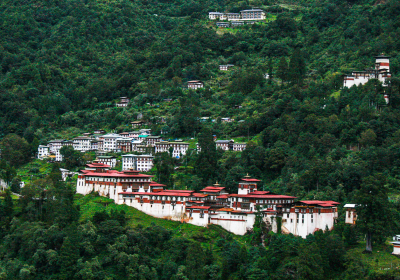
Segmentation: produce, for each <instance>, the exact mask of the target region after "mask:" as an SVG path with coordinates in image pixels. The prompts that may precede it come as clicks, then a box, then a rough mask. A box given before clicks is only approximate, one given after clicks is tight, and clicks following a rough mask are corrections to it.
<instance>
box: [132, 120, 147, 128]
mask: <svg viewBox="0 0 400 280" xmlns="http://www.w3.org/2000/svg"><path fill="white" fill-rule="evenodd" d="M145 124H146V123H145V122H144V121H133V122H131V125H132V128H137V127H141V126H143V125H145Z"/></svg>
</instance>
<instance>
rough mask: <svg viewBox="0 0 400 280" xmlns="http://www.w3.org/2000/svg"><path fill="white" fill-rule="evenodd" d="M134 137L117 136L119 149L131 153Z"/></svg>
mask: <svg viewBox="0 0 400 280" xmlns="http://www.w3.org/2000/svg"><path fill="white" fill-rule="evenodd" d="M131 142H132V138H129V137H121V138H117V140H116V145H117V151H120V152H123V153H129V152H131V151H132V144H131Z"/></svg>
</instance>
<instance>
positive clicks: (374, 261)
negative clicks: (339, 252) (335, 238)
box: [348, 241, 400, 272]
mask: <svg viewBox="0 0 400 280" xmlns="http://www.w3.org/2000/svg"><path fill="white" fill-rule="evenodd" d="M364 250H365V241H362V242H360V243H359V244H357V245H356V246H354V247H351V248H350V249H349V250H348V254H349V255H354V256H361V258H362V259H363V260H364V261H365V262H367V263H368V264H369V265H370V266H371V267H372V269H373V270H374V271H376V272H385V271H387V270H389V269H395V270H398V269H399V268H400V258H398V257H396V256H394V255H392V252H393V246H391V244H390V243H389V241H387V242H386V243H385V244H384V245H374V246H373V253H372V254H363V251H364Z"/></svg>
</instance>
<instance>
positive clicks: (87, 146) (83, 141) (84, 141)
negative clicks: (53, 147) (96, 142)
mask: <svg viewBox="0 0 400 280" xmlns="http://www.w3.org/2000/svg"><path fill="white" fill-rule="evenodd" d="M72 141H73V147H74V150H76V151H81V152H87V151H90V150H91V149H92V141H93V138H91V137H87V136H80V137H76V138H74V139H73V140H72Z"/></svg>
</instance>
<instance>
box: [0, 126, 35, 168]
mask: <svg viewBox="0 0 400 280" xmlns="http://www.w3.org/2000/svg"><path fill="white" fill-rule="evenodd" d="M0 148H1V156H2V158H3V159H5V160H6V161H7V162H9V164H10V165H11V166H15V167H18V166H20V165H22V164H25V163H27V162H28V161H29V159H30V157H31V155H32V153H31V146H30V145H29V144H28V142H26V140H25V139H24V138H21V137H19V136H18V135H16V134H8V135H7V136H6V137H4V138H3V140H1V142H0Z"/></svg>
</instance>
